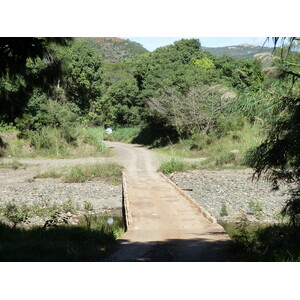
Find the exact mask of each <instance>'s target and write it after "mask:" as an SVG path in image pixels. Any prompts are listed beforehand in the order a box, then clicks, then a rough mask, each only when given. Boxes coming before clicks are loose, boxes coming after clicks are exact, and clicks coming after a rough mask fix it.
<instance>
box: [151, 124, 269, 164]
mask: <svg viewBox="0 0 300 300" xmlns="http://www.w3.org/2000/svg"><path fill="white" fill-rule="evenodd" d="M262 138H263V132H262V128H261V126H260V125H250V124H247V123H246V124H245V126H244V127H243V128H242V129H240V130H233V131H228V132H227V133H226V134H225V135H223V136H221V137H217V136H216V135H213V134H208V135H205V134H201V133H198V134H195V135H194V136H192V137H191V138H190V139H186V140H180V141H179V143H177V144H171V145H168V146H166V147H162V148H158V149H156V151H158V152H160V153H162V154H165V155H169V156H171V157H172V158H174V159H181V160H182V159H183V158H196V157H198V158H199V157H205V158H206V160H205V161H203V162H202V163H201V165H202V166H205V165H207V166H223V165H234V166H238V165H243V164H244V155H245V153H246V151H247V150H248V149H250V148H252V147H254V146H256V145H258V144H259V143H260V141H261V140H262ZM173 163H174V162H173Z"/></svg>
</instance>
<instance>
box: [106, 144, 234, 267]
mask: <svg viewBox="0 0 300 300" xmlns="http://www.w3.org/2000/svg"><path fill="white" fill-rule="evenodd" d="M105 143H106V145H107V146H109V147H112V148H113V150H114V151H115V152H116V160H117V161H118V162H119V163H120V164H122V165H124V166H125V178H126V183H127V196H128V211H129V216H130V224H129V226H128V229H127V231H126V232H125V234H123V235H122V236H121V237H120V238H119V240H118V246H117V248H116V251H115V252H114V253H113V254H112V255H111V256H110V257H108V258H107V261H125V262H129V261H130V262H132V261H178V262H184V261H194V262H196V261H229V260H230V259H229V257H228V246H229V243H230V242H231V241H230V239H229V237H228V235H227V234H226V232H225V231H224V229H223V228H222V227H221V226H220V225H218V224H217V223H211V222H210V221H208V220H207V219H206V218H205V217H204V216H203V215H201V214H200V213H199V211H198V210H197V209H196V208H195V206H193V205H192V204H191V203H190V202H188V201H187V200H186V199H185V198H184V197H183V196H182V195H180V193H179V192H178V191H177V190H176V189H175V188H174V187H173V186H172V185H171V184H170V183H169V182H168V181H167V180H166V179H164V178H163V177H162V176H160V174H159V173H158V172H157V169H158V167H159V161H158V159H157V157H156V155H155V153H154V152H153V151H151V150H148V149H145V148H143V147H140V146H137V145H127V144H122V143H116V142H105ZM203 184H205V183H203Z"/></svg>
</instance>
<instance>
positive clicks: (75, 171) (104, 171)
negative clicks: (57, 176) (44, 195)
mask: <svg viewBox="0 0 300 300" xmlns="http://www.w3.org/2000/svg"><path fill="white" fill-rule="evenodd" d="M121 170H122V167H121V166H120V165H118V164H115V163H103V164H100V163H98V164H93V165H76V166H74V167H72V169H71V170H70V171H69V173H67V174H66V175H65V176H64V181H65V182H86V181H89V180H93V179H105V178H110V179H113V178H116V177H117V178H119V177H120V176H121Z"/></svg>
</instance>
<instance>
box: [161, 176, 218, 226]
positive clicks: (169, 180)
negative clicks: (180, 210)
mask: <svg viewBox="0 0 300 300" xmlns="http://www.w3.org/2000/svg"><path fill="white" fill-rule="evenodd" d="M159 174H160V176H161V177H162V178H164V179H165V180H166V181H167V182H168V183H169V184H171V185H172V186H173V187H174V188H175V189H176V190H177V192H178V193H179V194H180V195H181V196H183V197H184V198H185V199H187V200H188V201H189V202H190V203H191V204H192V205H193V206H194V207H195V208H197V209H198V211H199V212H200V213H201V214H202V215H203V216H204V217H205V218H206V219H207V220H208V221H209V222H211V223H217V220H216V219H215V218H214V217H213V216H211V215H210V214H209V213H208V212H207V211H206V210H205V209H204V208H203V207H201V206H200V205H199V203H198V202H196V201H195V200H194V199H193V198H191V197H190V196H189V195H187V194H186V193H185V192H184V191H183V190H182V189H181V188H180V187H179V186H178V185H176V184H175V183H174V182H173V181H172V180H171V179H170V178H168V177H167V176H166V175H164V174H163V173H161V172H159Z"/></svg>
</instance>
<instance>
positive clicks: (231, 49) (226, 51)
mask: <svg viewBox="0 0 300 300" xmlns="http://www.w3.org/2000/svg"><path fill="white" fill-rule="evenodd" d="M201 48H202V49H203V50H207V51H209V52H211V53H213V54H215V55H217V56H222V55H229V56H233V57H234V58H242V57H244V58H249V59H255V57H254V55H256V54H258V53H272V51H273V48H270V47H260V46H256V45H251V44H242V45H233V46H226V47H201Z"/></svg>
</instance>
